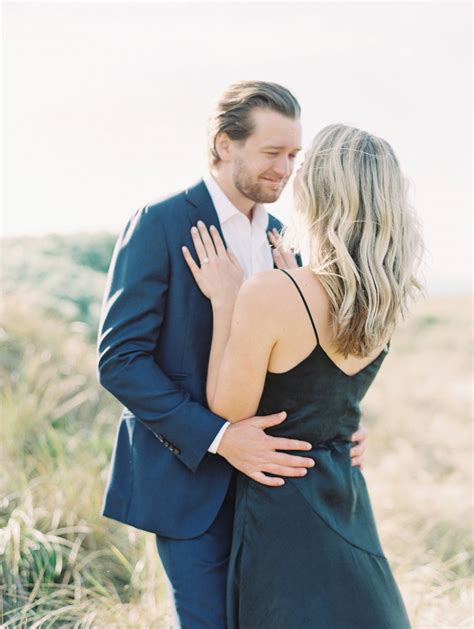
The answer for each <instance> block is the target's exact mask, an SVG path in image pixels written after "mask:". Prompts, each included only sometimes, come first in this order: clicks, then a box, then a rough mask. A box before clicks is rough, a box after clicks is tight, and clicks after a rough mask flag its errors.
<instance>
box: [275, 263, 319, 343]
mask: <svg viewBox="0 0 474 629" xmlns="http://www.w3.org/2000/svg"><path fill="white" fill-rule="evenodd" d="M278 270H279V271H282V272H283V273H284V274H285V275H288V277H289V278H290V280H291V281H292V282H293V284H294V285H295V286H296V289H297V291H298V292H299V294H300V296H301V299H302V300H303V303H304V305H305V308H306V312H307V313H308V315H309V318H310V321H311V325H312V326H313V330H314V335H315V337H316V340H317V342H318V345H319V344H320V343H319V337H318V331H317V330H316V324H315V323H314V319H313V317H312V316H311V310H310V309H309V306H308V303H307V302H306V299H305V298H304V295H303V292H302V290H301V288H300V287H299V286H298V283H297V281H296V280H295V278H294V277H293V276H292V275H290V274H289V273H288V272H287V271H285V269H278Z"/></svg>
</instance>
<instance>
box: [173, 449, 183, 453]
mask: <svg viewBox="0 0 474 629" xmlns="http://www.w3.org/2000/svg"><path fill="white" fill-rule="evenodd" d="M173 454H181V450H180V449H179V448H173Z"/></svg>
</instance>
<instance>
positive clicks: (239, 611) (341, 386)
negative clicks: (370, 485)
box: [227, 272, 410, 629]
mask: <svg viewBox="0 0 474 629" xmlns="http://www.w3.org/2000/svg"><path fill="white" fill-rule="evenodd" d="M285 273H286V272H285ZM286 275H288V277H289V278H290V279H291V281H292V282H294V284H295V286H296V288H297V289H298V291H299V293H300V295H301V297H302V299H303V302H304V305H305V307H306V310H307V312H308V315H309V317H310V320H311V323H312V326H313V330H314V334H315V337H316V341H317V345H316V347H315V348H314V350H313V351H312V352H311V353H310V354H309V355H308V356H307V357H306V358H305V359H304V360H303V361H302V362H300V363H299V364H298V365H296V366H295V367H293V368H292V369H290V370H289V371H286V372H284V373H271V372H268V373H267V376H266V380H265V385H264V389H263V393H262V398H261V401H260V404H259V408H258V411H257V415H270V414H272V413H276V412H279V411H281V410H285V411H286V412H287V419H286V420H285V421H284V422H283V423H282V424H279V425H278V426H275V427H273V428H271V429H268V430H267V431H266V432H267V433H268V434H271V435H274V436H278V437H290V438H296V439H303V440H306V441H309V442H310V443H311V444H312V445H313V449H312V450H310V451H308V452H306V453H302V452H300V451H298V452H294V454H298V455H302V454H303V455H307V456H311V457H313V458H314V459H315V461H316V466H315V467H314V468H310V469H309V470H308V472H307V474H306V476H304V477H298V478H290V477H287V478H285V485H283V486H282V487H268V486H265V485H262V484H260V483H258V482H256V481H253V480H252V479H250V478H248V477H247V476H245V475H244V474H240V473H239V474H237V484H236V506H235V519H234V531H233V542H232V549H231V555H230V562H229V572H228V587H227V622H228V627H229V629H313V628H314V629H406V628H409V627H410V621H409V619H408V616H407V612H406V609H405V606H404V603H403V600H402V597H401V594H400V591H399V589H398V586H397V584H396V582H395V580H394V577H393V574H392V571H391V568H390V565H389V563H388V561H387V558H386V557H385V555H384V552H383V550H382V548H381V544H380V540H379V536H378V533H377V529H376V525H375V521H374V516H373V513H372V507H371V503H370V499H369V494H368V492H367V487H366V483H365V479H364V476H363V474H362V472H361V471H360V469H359V468H358V467H353V466H352V465H351V462H350V452H349V450H350V448H351V446H352V445H354V443H353V442H351V440H350V437H351V435H352V433H353V432H355V431H356V430H357V428H358V425H359V419H360V408H359V403H360V401H361V399H362V398H363V397H364V395H365V393H366V392H367V390H368V388H369V386H370V385H371V383H372V382H373V380H374V378H375V376H376V374H377V372H378V370H379V368H380V366H381V364H382V362H383V360H384V358H385V356H386V354H387V352H388V349H389V344H388V345H387V346H386V347H385V349H384V350H382V352H381V353H380V354H379V355H378V356H377V358H375V359H374V360H373V361H372V362H371V363H370V364H369V365H367V366H366V367H364V368H363V369H361V370H360V371H359V372H357V373H356V374H355V375H347V374H346V373H344V372H343V371H342V370H341V369H340V368H339V367H337V366H336V364H335V363H334V362H333V361H332V360H331V359H330V358H329V356H328V355H327V354H326V352H325V351H324V349H323V348H322V347H321V345H320V343H319V339H318V333H317V330H316V326H315V323H314V320H313V317H312V316H311V311H310V309H309V307H308V304H307V303H306V300H305V298H304V296H303V293H302V292H301V289H300V288H299V286H298V284H297V282H296V281H295V280H294V278H293V277H292V276H291V275H290V274H289V273H286Z"/></svg>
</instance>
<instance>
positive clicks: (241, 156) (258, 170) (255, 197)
mask: <svg viewBox="0 0 474 629" xmlns="http://www.w3.org/2000/svg"><path fill="white" fill-rule="evenodd" d="M252 115H253V119H254V122H255V130H254V132H253V133H252V135H251V136H249V137H248V138H247V139H246V140H245V141H244V142H233V143H232V145H233V146H232V156H231V172H232V181H233V184H234V186H235V187H236V188H237V190H238V191H239V192H240V193H241V194H243V195H244V196H246V197H247V198H248V199H251V200H252V201H255V202H256V203H273V202H274V201H277V200H278V198H279V196H280V194H281V193H282V191H283V188H284V187H285V184H286V182H287V181H288V179H289V177H290V176H291V173H292V172H293V168H294V165H295V159H296V156H297V154H298V152H299V151H300V150H301V123H300V121H299V120H293V119H291V118H287V117H286V116H283V115H282V114H279V113H277V112H274V111H268V110H266V109H255V110H254V111H253V113H252Z"/></svg>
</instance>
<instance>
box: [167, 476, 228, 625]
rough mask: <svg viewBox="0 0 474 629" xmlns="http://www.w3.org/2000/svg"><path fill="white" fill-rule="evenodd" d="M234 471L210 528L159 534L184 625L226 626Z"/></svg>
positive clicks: (177, 608)
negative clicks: (178, 535)
mask: <svg viewBox="0 0 474 629" xmlns="http://www.w3.org/2000/svg"><path fill="white" fill-rule="evenodd" d="M234 502H235V474H234V475H233V476H232V479H231V482H230V485H229V489H228V491H227V494H226V497H225V499H224V502H223V504H222V506H221V508H220V510H219V512H218V514H217V516H216V519H215V520H214V522H213V523H212V524H211V526H210V527H209V529H208V530H207V531H205V532H204V533H203V534H202V535H199V536H198V537H194V538H192V539H172V538H170V537H163V536H161V535H157V536H156V545H157V548H158V553H159V555H160V559H161V562H162V564H163V567H164V569H165V572H166V574H167V576H168V579H169V581H170V583H171V587H172V591H173V598H174V605H175V609H176V613H177V616H178V619H179V622H180V627H181V629H225V628H226V626H227V623H226V581H227V568H228V563H229V555H230V547H231V543H232V524H233V519H234Z"/></svg>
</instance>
